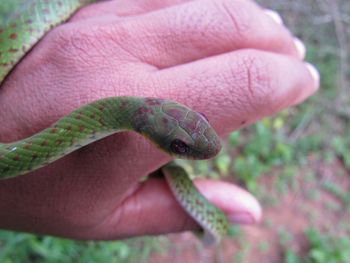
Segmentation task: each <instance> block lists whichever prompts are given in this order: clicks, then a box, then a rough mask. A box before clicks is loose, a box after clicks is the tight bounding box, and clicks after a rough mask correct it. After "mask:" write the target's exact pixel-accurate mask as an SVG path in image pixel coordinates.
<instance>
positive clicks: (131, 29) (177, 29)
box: [113, 0, 300, 68]
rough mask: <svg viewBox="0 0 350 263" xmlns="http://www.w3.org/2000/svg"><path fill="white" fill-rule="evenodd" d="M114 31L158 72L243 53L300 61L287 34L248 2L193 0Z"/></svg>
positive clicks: (126, 47) (117, 38)
mask: <svg viewBox="0 0 350 263" xmlns="http://www.w3.org/2000/svg"><path fill="white" fill-rule="evenodd" d="M252 17H253V18H254V19H252ZM140 28H142V31H140ZM113 32H114V33H113V38H114V41H115V42H116V43H118V44H119V45H120V46H121V47H122V48H123V50H131V51H132V54H133V55H134V56H135V57H137V58H138V59H139V60H141V61H142V62H144V63H148V64H151V65H154V66H156V67H158V68H166V67H172V66H175V65H179V64H183V63H187V62H191V61H194V60H198V59H201V58H204V57H208V56H213V55H217V54H222V53H226V52H230V51H234V50H238V49H242V48H254V49H262V50H268V51H273V52H277V53H283V54H288V55H291V56H294V57H299V56H300V55H299V54H298V51H297V48H296V46H295V44H294V40H293V37H292V36H291V34H290V32H289V31H288V30H287V29H286V28H285V27H283V26H282V25H280V24H278V23H276V22H275V21H274V20H273V19H271V17H270V16H269V15H267V14H266V12H264V11H263V10H262V9H261V8H260V7H258V6H257V5H255V4H254V3H252V2H250V1H241V0H220V1H211V0H202V1H199V0H197V1H191V2H188V3H186V4H182V5H176V6H173V7H170V8H166V9H162V10H160V11H158V12H152V13H148V14H145V15H141V16H136V17H133V18H130V19H128V20H125V21H123V23H118V24H117V25H116V26H115V28H114V31H113ZM125 32H128V34H125ZM139 43H143V45H140V44H139ZM136 46H137V47H136Z"/></svg>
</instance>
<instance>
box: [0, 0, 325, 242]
mask: <svg viewBox="0 0 350 263" xmlns="http://www.w3.org/2000/svg"><path fill="white" fill-rule="evenodd" d="M301 57H302V55H301V54H300V53H299V52H298V50H297V48H296V46H295V42H294V41H293V37H292V36H291V35H290V33H289V32H288V31H287V30H286V29H285V28H284V27H283V26H282V25H280V24H278V23H277V22H276V21H274V20H273V19H272V18H271V16H269V15H267V13H266V12H264V10H262V9H261V8H259V7H257V6H256V5H255V4H254V3H252V2H251V1H242V0H227V1H224V0H220V1H210V0H197V1H186V0H167V1H160V0H158V1H157V0H139V1H136V0H134V1H130V0H120V1H110V2H101V3H97V4H94V5H91V6H88V7H86V8H83V9H81V10H80V11H79V12H78V13H77V14H75V15H74V17H73V18H72V19H71V20H70V21H69V22H67V23H66V24H63V25H61V26H59V27H57V28H55V29H53V30H52V31H51V32H50V33H49V34H47V36H46V37H45V38H44V39H43V40H42V41H41V42H40V43H38V45H37V46H36V47H35V48H34V49H33V50H32V51H31V52H30V53H29V54H28V56H26V57H25V59H24V60H23V61H22V62H21V63H20V64H19V65H18V66H17V67H16V68H15V69H14V70H13V72H12V73H11V75H10V76H9V77H8V78H7V80H6V81H5V82H4V83H3V86H2V87H1V89H0V119H1V123H2V125H1V127H0V141H3V142H8V141H14V140H17V139H20V138H23V137H27V136H29V135H31V134H33V133H35V132H38V131H40V130H42V129H44V128H45V127H47V126H49V125H50V124H51V123H53V122H54V121H56V120H57V119H58V118H60V117H62V116H64V115H66V114H67V113H69V112H70V111H72V110H73V109H76V108H78V107H79V106H81V105H82V104H85V103H88V102H91V101H93V100H96V99H99V98H102V97H108V96H120V95H130V96H151V97H162V98H169V99H173V100H176V101H178V102H180V103H183V104H185V105H187V106H189V107H191V108H193V109H194V110H196V111H199V112H203V113H205V115H206V116H207V117H208V118H209V120H210V122H211V124H212V125H213V127H214V128H215V129H216V130H217V131H218V133H219V134H221V135H222V136H224V135H225V134H227V133H228V132H230V131H232V130H234V129H239V128H241V127H242V126H245V125H249V124H250V123H253V122H254V121H256V120H258V119H260V118H262V117H264V116H267V115H271V114H274V113H276V112H278V111H279V110H281V109H283V108H285V107H288V106H290V105H295V104H297V103H299V102H301V101H303V100H304V99H305V98H307V97H308V96H310V95H311V94H312V93H313V92H315V90H316V89H317V87H318V80H317V77H316V78H315V77H313V76H312V74H310V70H308V67H306V66H305V64H304V63H303V62H302V61H301ZM169 160H170V157H169V156H167V155H166V154H164V153H162V152H160V151H159V150H158V149H156V148H155V147H154V146H153V145H152V144H151V143H149V142H148V141H146V140H145V139H144V138H142V137H141V136H139V135H136V134H134V133H122V134H116V135H114V136H111V137H109V138H106V139H104V140H102V141H99V142H96V143H94V144H92V145H90V146H88V147H85V148H83V149H81V150H79V151H78V152H75V153H73V154H71V155H69V156H67V157H65V158H63V159H62V160H59V161H57V162H55V163H54V164H52V165H49V166H47V167H46V168H43V169H40V170H38V171H36V172H33V173H30V174H28V175H27V176H24V177H19V178H14V179H10V180H5V181H1V182H0V227H1V228H7V229H15V230H21V231H30V232H36V233H46V234H54V235H60V236H65V237H71V238H85V239H86V238H89V239H115V238H123V237H130V236H135V235H143V234H160V233H168V232H176V231H182V230H186V229H192V228H194V227H195V223H194V222H193V221H192V220H191V219H189V217H188V216H187V215H186V214H185V213H184V212H183V211H182V209H181V208H180V207H179V205H178V204H177V203H176V201H175V199H174V198H173V196H172V195H171V193H170V191H169V190H168V188H167V186H166V184H165V183H164V182H163V181H161V180H148V181H147V182H145V183H139V179H140V178H141V177H142V176H144V175H147V174H149V173H150V172H152V171H154V170H156V169H157V168H158V167H160V166H162V165H163V164H164V163H166V162H168V161H169ZM196 185H197V186H198V187H199V188H200V190H201V191H202V192H203V194H204V195H206V196H207V197H208V198H209V199H210V200H211V201H212V202H213V203H215V204H216V205H218V206H219V207H221V208H222V209H223V210H224V211H225V212H226V213H227V214H228V216H229V217H230V219H231V221H232V222H236V223H254V222H257V221H258V220H259V219H260V217H261V209H260V207H259V204H258V203H257V201H256V200H255V199H254V197H252V196H251V195H250V194H249V193H247V192H246V191H244V190H242V189H240V188H238V187H236V186H234V185H231V184H228V183H223V182H213V181H210V180H198V181H196Z"/></svg>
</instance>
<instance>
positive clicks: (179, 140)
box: [132, 98, 221, 159]
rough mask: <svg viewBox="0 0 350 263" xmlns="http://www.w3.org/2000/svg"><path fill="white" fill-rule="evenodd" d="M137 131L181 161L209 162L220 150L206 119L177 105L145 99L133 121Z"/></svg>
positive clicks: (216, 138) (215, 136)
mask: <svg viewBox="0 0 350 263" xmlns="http://www.w3.org/2000/svg"><path fill="white" fill-rule="evenodd" d="M132 127H133V129H134V130H135V131H137V132H139V133H141V134H142V135H144V136H145V137H147V138H149V139H150V140H151V141H153V142H154V143H155V144H156V145H157V146H158V147H159V148H161V149H162V150H163V151H165V152H167V153H169V154H170V155H172V156H174V157H176V158H181V159H208V158H211V157H213V156H215V155H216V154H217V153H218V152H219V151H220V149H221V144H220V139H219V137H218V136H217V134H216V132H215V131H214V129H213V128H212V127H211V125H210V124H209V122H208V120H207V118H206V117H205V116H204V115H203V114H201V113H198V112H195V111H192V110H191V109H189V108H187V107H186V106H183V105H181V104H178V103H176V102H172V101H168V100H162V99H153V98H146V99H145V103H144V104H143V105H142V106H140V108H139V109H138V110H137V111H136V113H135V114H134V116H133V117H132Z"/></svg>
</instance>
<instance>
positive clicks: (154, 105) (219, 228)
mask: <svg viewBox="0 0 350 263" xmlns="http://www.w3.org/2000/svg"><path fill="white" fill-rule="evenodd" d="M91 2H94V1H91V0H53V1H47V0H12V1H1V3H0V16H1V18H0V83H1V82H3V81H4V80H5V78H6V76H7V75H9V74H10V72H11V70H12V69H13V68H14V67H15V66H16V64H17V63H19V61H20V60H21V58H22V57H23V56H24V55H25V54H26V53H27V52H28V51H30V49H31V48H32V46H33V45H35V43H37V42H38V41H39V40H40V38H41V37H42V36H43V35H44V34H45V33H46V32H47V31H48V30H50V29H51V28H52V27H54V26H56V25H58V24H60V23H63V22H64V21H65V20H67V19H68V18H69V17H70V16H71V15H72V14H73V13H74V12H75V11H76V10H77V9H78V8H80V7H82V6H84V5H86V4H89V3H91ZM125 130H128V131H134V132H138V133H140V134H141V135H143V136H144V137H146V138H147V139H149V140H151V141H152V142H153V143H154V144H155V145H156V146H158V148H160V149H161V150H163V151H164V152H166V153H168V154H170V155H171V156H173V157H175V158H181V159H208V158H211V157H213V156H215V155H216V154H217V153H218V152H219V151H220V149H221V145H220V140H219V138H218V136H217V135H216V133H215V131H214V130H213V128H212V127H211V126H210V124H209V122H208V120H207V119H206V118H205V117H204V115H202V114H200V113H197V112H195V111H192V110H191V109H189V108H187V107H186V106H184V105H181V104H179V103H176V102H173V101H169V100H165V99H160V98H141V97H110V98H104V99H100V100H97V101H94V102H92V103H90V104H87V105H84V106H82V107H80V108H78V109H76V110H75V111H73V112H72V113H70V114H68V115H66V116H64V117H62V118H61V119H60V120H58V121H57V122H56V123H54V124H52V125H51V126H50V127H48V128H47V129H45V130H43V131H41V132H39V133H37V134H34V135H32V136H31V137H28V138H25V139H23V140H20V141H16V142H12V143H0V179H6V178H11V177H16V176H20V175H24V174H26V173H29V172H31V171H33V170H36V169H39V168H40V167H43V166H46V165H49V164H50V163H51V162H54V161H55V160H57V159H59V158H62V157H63V156H65V155H67V154H69V153H71V152H73V151H75V150H78V149H79V148H81V147H83V146H85V145H87V144H90V143H92V142H94V141H97V140H99V139H102V138H104V137H106V136H109V135H111V134H114V133H116V132H120V131H125ZM161 173H162V174H163V175H164V176H165V178H166V181H167V182H168V184H169V187H170V189H171V191H172V192H173V194H174V196H175V198H176V199H177V201H178V202H179V204H180V205H181V206H182V207H183V208H184V209H185V210H186V211H187V213H188V214H189V215H190V216H191V217H192V218H193V219H194V220H196V221H197V222H198V224H199V225H200V226H201V227H202V229H203V230H204V231H203V233H204V234H203V235H202V237H203V239H202V240H203V242H204V243H206V244H212V243H217V242H218V241H219V240H220V238H221V237H222V236H224V235H225V234H226V233H227V231H228V227H229V222H228V220H227V218H226V216H225V214H224V213H223V212H222V211H221V210H220V209H219V208H217V207H215V206H214V205H212V204H210V203H209V202H208V201H207V199H206V198H205V197H204V196H203V195H202V194H200V193H199V192H198V190H197V189H196V188H195V187H194V185H193V183H192V181H191V180H190V179H189V177H188V175H187V174H186V172H185V170H184V169H183V168H181V167H180V166H178V165H176V164H175V163H174V162H171V163H169V164H166V165H165V166H163V167H162V168H161Z"/></svg>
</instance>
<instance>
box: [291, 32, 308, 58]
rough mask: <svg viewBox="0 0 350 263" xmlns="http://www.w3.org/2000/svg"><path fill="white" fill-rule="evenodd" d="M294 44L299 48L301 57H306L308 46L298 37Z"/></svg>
mask: <svg viewBox="0 0 350 263" xmlns="http://www.w3.org/2000/svg"><path fill="white" fill-rule="evenodd" d="M294 45H295V47H296V48H297V50H298V53H299V56H300V59H304V58H305V54H306V47H305V45H304V43H303V42H302V41H301V40H300V39H299V38H297V37H295V38H294Z"/></svg>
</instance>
